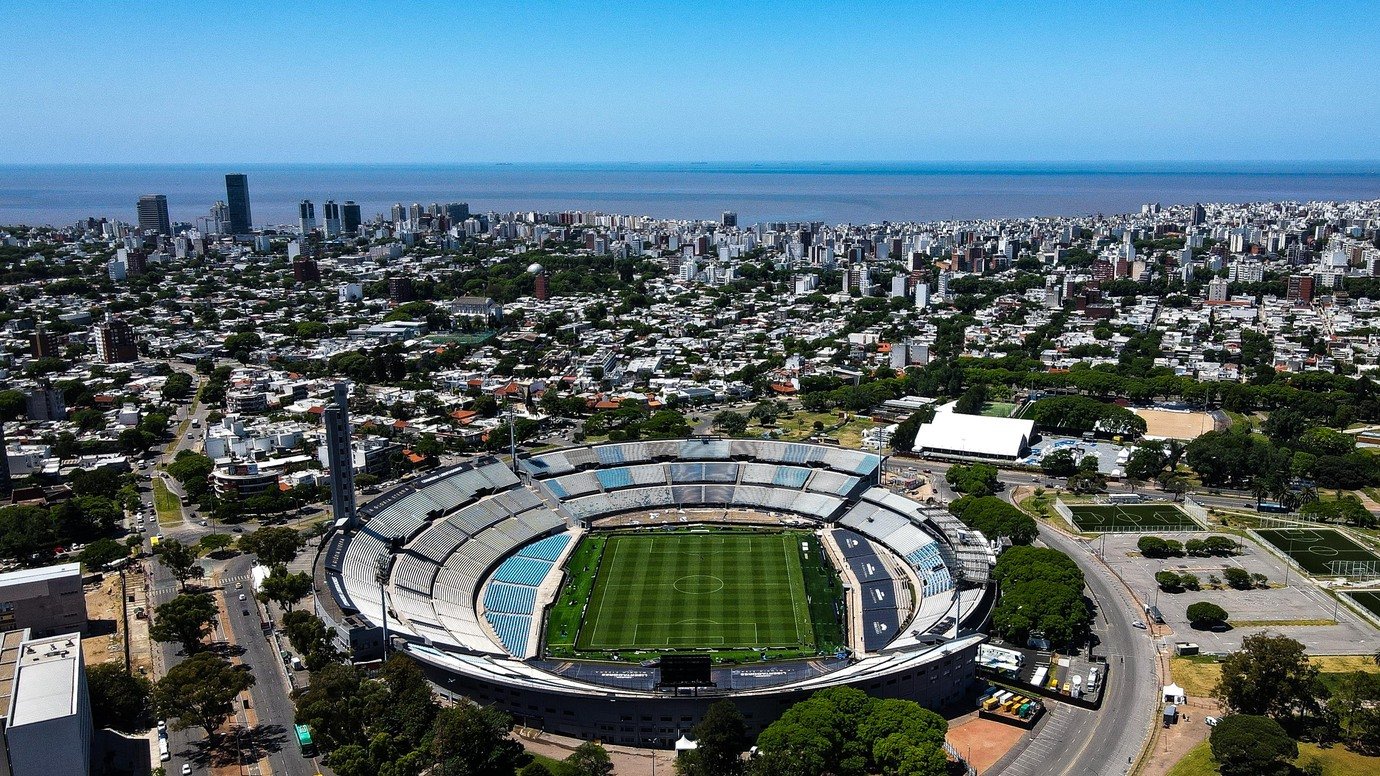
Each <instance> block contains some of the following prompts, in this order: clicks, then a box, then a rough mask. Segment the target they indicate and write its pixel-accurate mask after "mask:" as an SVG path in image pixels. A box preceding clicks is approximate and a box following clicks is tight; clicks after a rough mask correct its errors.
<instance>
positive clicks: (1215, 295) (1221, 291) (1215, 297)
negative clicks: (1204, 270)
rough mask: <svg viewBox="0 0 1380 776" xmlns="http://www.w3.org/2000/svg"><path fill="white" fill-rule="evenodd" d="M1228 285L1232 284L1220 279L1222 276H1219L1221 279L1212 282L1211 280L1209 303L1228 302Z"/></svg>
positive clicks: (1216, 278)
mask: <svg viewBox="0 0 1380 776" xmlns="http://www.w3.org/2000/svg"><path fill="white" fill-rule="evenodd" d="M1228 285H1230V283H1228V282H1227V279H1226V278H1224V277H1220V276H1219V277H1215V278H1213V279H1212V280H1209V281H1208V295H1207V300H1208V301H1209V302H1225V301H1227V286H1228Z"/></svg>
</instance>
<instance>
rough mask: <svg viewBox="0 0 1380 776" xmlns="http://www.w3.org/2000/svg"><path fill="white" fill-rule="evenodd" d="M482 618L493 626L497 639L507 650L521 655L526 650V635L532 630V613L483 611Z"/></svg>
mask: <svg viewBox="0 0 1380 776" xmlns="http://www.w3.org/2000/svg"><path fill="white" fill-rule="evenodd" d="M484 619H486V620H488V621H489V624H490V625H492V626H494V631H495V632H497V633H498V640H499V641H501V642H503V646H504V647H505V648H506V649H507V650H508V651H509V652H511V653H513V654H514V655H521V654H523V653H524V652H525V651H526V650H527V635H528V634H529V633H531V632H532V615H530V614H504V613H502V612H485V613H484Z"/></svg>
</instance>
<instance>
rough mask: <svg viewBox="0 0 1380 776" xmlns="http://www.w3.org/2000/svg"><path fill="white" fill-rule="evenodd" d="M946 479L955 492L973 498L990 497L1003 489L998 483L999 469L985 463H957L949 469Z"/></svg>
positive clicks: (945, 475)
mask: <svg viewBox="0 0 1380 776" xmlns="http://www.w3.org/2000/svg"><path fill="white" fill-rule="evenodd" d="M944 479H945V481H947V482H948V483H949V484H950V485H952V486H953V488H954V490H957V491H958V492H959V493H967V494H969V495H972V496H990V495H992V494H993V493H996V492H997V491H998V490H1000V489H1001V483H1000V482H998V481H997V468H996V467H995V466H990V465H988V464H985V463H975V464H969V465H964V464H961V463H956V464H954V465H953V466H950V467H949V471H948V472H946V473H945V474H944Z"/></svg>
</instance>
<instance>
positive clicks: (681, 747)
mask: <svg viewBox="0 0 1380 776" xmlns="http://www.w3.org/2000/svg"><path fill="white" fill-rule="evenodd" d="M699 748H700V745H699V742H698V741H691V740H690V739H688V738H686V737H685V734H684V733H681V734H680V738H678V739H676V752H677V753H680V752H689V751H692V750H695V749H699Z"/></svg>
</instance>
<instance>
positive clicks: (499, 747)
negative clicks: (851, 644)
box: [430, 703, 608, 776]
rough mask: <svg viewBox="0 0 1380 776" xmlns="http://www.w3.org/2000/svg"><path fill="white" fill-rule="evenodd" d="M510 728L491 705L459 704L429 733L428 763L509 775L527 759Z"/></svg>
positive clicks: (448, 769) (481, 774)
mask: <svg viewBox="0 0 1380 776" xmlns="http://www.w3.org/2000/svg"><path fill="white" fill-rule="evenodd" d="M512 729H513V720H512V718H511V717H509V716H508V715H507V714H504V713H503V712H501V711H499V710H498V709H495V708H493V707H492V706H482V707H481V706H473V705H471V704H468V703H461V704H457V705H455V706H452V707H450V708H448V709H444V710H442V711H441V713H440V714H439V715H437V717H436V726H435V729H434V730H433V732H432V739H431V752H430V753H431V757H432V760H433V762H435V763H436V764H437V765H439V766H441V771H440V772H441V773H465V774H476V776H500V775H501V774H511V773H513V772H515V771H516V770H517V766H518V764H519V763H522V762H524V761H525V760H526V757H527V755H526V753H525V752H524V751H523V749H522V744H520V743H518V742H517V741H515V740H513V739H512V738H511V737H510V736H509V735H508V732H509V731H510V730H512ZM601 748H602V747H601ZM588 754H589V752H586V755H588ZM604 756H605V757H607V756H608V755H607V753H605V755H604Z"/></svg>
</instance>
